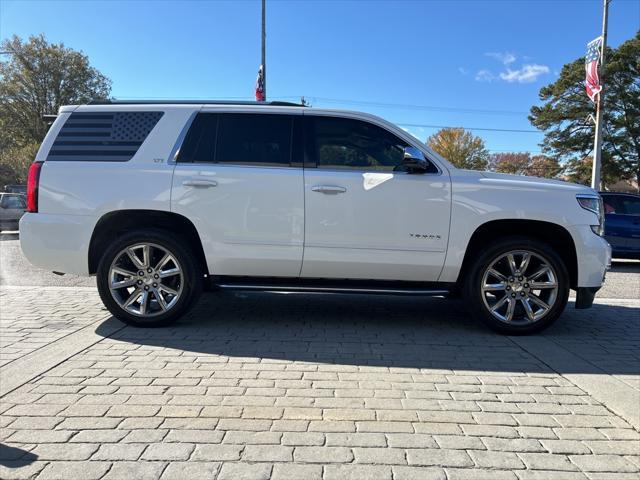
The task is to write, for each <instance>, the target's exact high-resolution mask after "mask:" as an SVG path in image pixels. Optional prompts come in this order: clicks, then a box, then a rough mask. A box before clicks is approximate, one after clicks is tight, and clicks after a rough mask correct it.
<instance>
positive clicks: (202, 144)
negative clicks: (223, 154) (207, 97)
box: [178, 113, 218, 162]
mask: <svg viewBox="0 0 640 480" xmlns="http://www.w3.org/2000/svg"><path fill="white" fill-rule="evenodd" d="M217 130H218V114H217V113H199V114H198V115H197V116H196V118H195V119H194V120H193V123H192V124H191V127H190V128H189V132H188V133H187V136H186V137H185V139H184V142H183V143H182V147H181V148H180V153H179V154H178V161H179V162H213V159H214V153H215V152H214V150H215V142H216V133H217Z"/></svg>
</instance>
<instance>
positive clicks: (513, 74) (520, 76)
mask: <svg viewBox="0 0 640 480" xmlns="http://www.w3.org/2000/svg"><path fill="white" fill-rule="evenodd" d="M549 72H550V69H549V67H547V66H546V65H538V64H536V63H533V64H527V65H523V66H522V68H521V69H519V70H511V69H510V68H507V71H506V72H502V73H500V78H501V79H502V80H504V81H505V82H509V83H513V82H518V83H531V82H535V81H536V80H537V79H538V77H539V76H540V75H545V74H547V73H549Z"/></svg>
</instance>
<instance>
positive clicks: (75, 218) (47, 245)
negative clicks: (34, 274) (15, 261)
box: [20, 213, 95, 276]
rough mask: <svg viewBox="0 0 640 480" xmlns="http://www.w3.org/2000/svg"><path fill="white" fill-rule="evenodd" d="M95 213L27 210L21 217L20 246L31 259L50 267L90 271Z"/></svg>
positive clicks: (68, 271)
mask: <svg viewBox="0 0 640 480" xmlns="http://www.w3.org/2000/svg"><path fill="white" fill-rule="evenodd" d="M94 226H95V220H94V219H93V217H89V216H84V215H52V214H47V213H27V214H25V215H24V216H23V217H22V219H21V220H20V247H21V248H22V252H23V253H24V255H25V257H27V260H29V262H31V263H32V264H33V265H35V266H36V267H40V268H43V269H45V270H49V271H57V272H64V273H73V274H76V275H87V276H88V275H89V261H88V259H89V243H90V242H91V235H92V233H93V228H94Z"/></svg>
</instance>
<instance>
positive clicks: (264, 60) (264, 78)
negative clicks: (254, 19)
mask: <svg viewBox="0 0 640 480" xmlns="http://www.w3.org/2000/svg"><path fill="white" fill-rule="evenodd" d="M265 2H266V0H262V84H263V87H262V88H263V90H264V101H265V102H266V101H267V57H266V49H265V44H266V41H267V31H266V7H265Z"/></svg>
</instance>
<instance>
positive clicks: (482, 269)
mask: <svg viewBox="0 0 640 480" xmlns="http://www.w3.org/2000/svg"><path fill="white" fill-rule="evenodd" d="M465 297H466V300H467V305H468V306H469V308H470V309H471V312H472V314H474V316H475V317H476V318H479V319H480V320H481V321H483V322H484V323H485V324H487V325H488V326H489V327H490V328H492V329H494V330H496V331H498V332H501V333H506V334H510V335H526V334H530V333H535V332H538V331H540V330H543V329H545V328H547V327H548V326H549V325H551V324H552V323H553V322H554V321H555V320H556V319H557V318H558V317H559V316H560V314H561V313H562V312H563V311H564V308H565V306H566V305H567V299H568V297H569V275H568V273H567V268H566V266H565V264H564V262H563V261H562V259H561V258H560V257H559V255H558V254H557V253H556V252H555V251H554V250H553V249H552V248H551V247H550V246H549V245H547V244H545V243H543V242H540V241H537V240H533V239H528V238H523V237H512V238H507V239H504V240H502V241H499V242H497V243H496V244H495V245H493V246H491V247H489V248H487V249H485V250H484V252H483V253H481V254H480V255H479V257H478V258H477V260H476V261H475V263H474V265H473V266H472V268H471V270H470V274H469V276H468V278H466V279H465Z"/></svg>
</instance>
